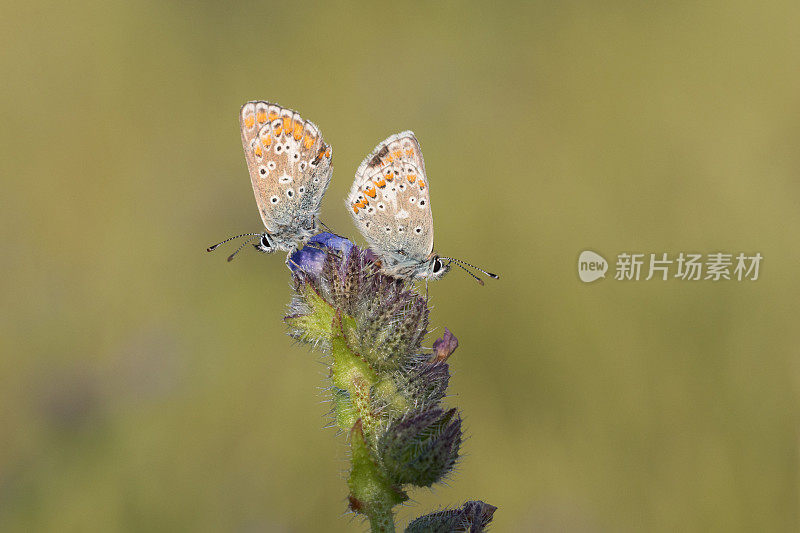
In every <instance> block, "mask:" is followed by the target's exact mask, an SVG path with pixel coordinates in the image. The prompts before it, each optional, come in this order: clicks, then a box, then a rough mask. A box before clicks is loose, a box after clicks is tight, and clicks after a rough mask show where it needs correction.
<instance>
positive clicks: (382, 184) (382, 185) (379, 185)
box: [374, 180, 386, 189]
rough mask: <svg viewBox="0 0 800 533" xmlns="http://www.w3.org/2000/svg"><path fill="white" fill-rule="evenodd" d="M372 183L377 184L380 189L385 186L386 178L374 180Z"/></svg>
mask: <svg viewBox="0 0 800 533" xmlns="http://www.w3.org/2000/svg"><path fill="white" fill-rule="evenodd" d="M374 183H375V185H377V186H378V187H379V188H381V189H383V188H384V187H386V180H381V181H376V182H374Z"/></svg>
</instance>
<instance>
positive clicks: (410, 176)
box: [406, 174, 417, 183]
mask: <svg viewBox="0 0 800 533" xmlns="http://www.w3.org/2000/svg"><path fill="white" fill-rule="evenodd" d="M406 179H407V180H408V182H409V183H414V180H416V179H417V175H416V174H409V175H408V176H406Z"/></svg>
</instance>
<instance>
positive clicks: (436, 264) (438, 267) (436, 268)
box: [433, 259, 442, 274]
mask: <svg viewBox="0 0 800 533" xmlns="http://www.w3.org/2000/svg"><path fill="white" fill-rule="evenodd" d="M441 269H442V262H441V261H439V259H434V261H433V273H434V274H436V273H437V272H439V271H440V270H441Z"/></svg>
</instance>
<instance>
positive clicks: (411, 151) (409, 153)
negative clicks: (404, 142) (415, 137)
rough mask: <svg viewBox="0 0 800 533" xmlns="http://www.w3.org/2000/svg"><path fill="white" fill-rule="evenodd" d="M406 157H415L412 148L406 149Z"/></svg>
mask: <svg viewBox="0 0 800 533" xmlns="http://www.w3.org/2000/svg"><path fill="white" fill-rule="evenodd" d="M406 155H408V156H409V157H413V156H414V150H412V149H411V148H406Z"/></svg>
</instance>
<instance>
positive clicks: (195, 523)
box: [0, 1, 800, 533]
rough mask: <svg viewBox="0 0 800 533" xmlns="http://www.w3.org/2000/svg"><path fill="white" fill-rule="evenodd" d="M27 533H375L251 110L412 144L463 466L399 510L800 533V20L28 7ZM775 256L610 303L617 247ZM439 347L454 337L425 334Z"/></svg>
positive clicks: (774, 9)
mask: <svg viewBox="0 0 800 533" xmlns="http://www.w3.org/2000/svg"><path fill="white" fill-rule="evenodd" d="M2 12H3V16H2V18H0V69H2V72H1V74H2V78H3V82H2V84H1V85H0V97H1V100H0V120H2V127H1V128H0V153H2V157H0V172H2V183H3V193H2V196H1V197H2V215H0V216H2V224H0V232H2V233H1V234H2V243H3V251H2V280H3V281H2V283H3V285H2V291H1V292H2V299H3V305H2V311H0V312H1V313H2V323H1V324H0V328H1V329H0V347H2V357H1V358H0V530H3V531H59V532H84V531H104V532H115V531H125V532H127V531H148V532H150V531H200V532H203V531H236V532H239V531H242V532H250V531H269V532H273V531H275V532H298V533H299V532H311V531H331V532H338V531H342V532H344V531H362V530H364V529H365V528H366V526H364V525H363V524H362V523H361V522H360V521H359V520H358V519H354V518H353V517H352V516H351V515H348V514H346V512H345V510H346V487H345V482H344V474H345V472H344V469H345V468H346V456H345V454H346V447H345V445H344V444H343V439H342V437H337V436H336V435H335V434H334V432H333V430H330V429H327V430H326V429H323V425H324V424H325V423H326V419H325V417H324V414H325V413H326V412H327V410H328V406H326V405H325V404H324V403H322V399H323V397H324V395H323V394H322V392H321V387H322V386H323V385H324V377H325V369H324V366H323V365H322V364H320V358H319V355H318V354H313V353H311V352H309V350H307V348H306V347H305V346H299V345H296V344H294V343H293V342H292V341H291V340H290V339H289V338H287V337H286V336H285V332H284V327H283V324H282V321H281V319H282V316H283V312H284V310H285V306H286V303H287V302H288V300H289V275H288V273H287V271H286V269H285V266H284V265H283V260H282V258H280V257H267V256H261V255H259V254H256V253H255V252H252V251H251V252H249V253H243V254H241V255H240V257H239V258H237V260H236V261H235V262H233V263H231V264H227V263H226V262H225V255H226V252H225V251H222V252H218V253H217V254H213V255H212V254H206V252H205V247H206V246H207V245H209V244H211V243H213V242H215V241H217V240H221V239H223V238H225V237H227V236H229V235H232V234H235V233H238V232H244V231H259V229H260V227H261V225H260V219H259V216H258V214H257V211H256V208H255V203H254V201H253V197H252V192H251V188H250V184H249V179H248V175H247V171H246V168H245V161H244V157H243V154H242V148H241V143H240V138H239V131H238V121H237V113H238V109H239V106H240V105H241V104H242V103H243V102H245V101H247V100H250V99H269V100H273V101H276V102H279V103H280V104H283V105H285V106H288V107H292V108H295V109H297V110H299V111H300V112H301V113H302V114H303V116H304V117H307V118H309V119H311V120H313V121H314V122H316V123H317V124H318V125H319V126H320V127H321V129H322V131H323V132H324V135H325V138H326V140H327V141H328V142H330V143H331V144H332V145H333V148H334V166H335V173H334V178H333V182H332V185H331V187H330V189H329V191H328V193H327V198H326V201H325V203H324V205H323V210H322V218H323V220H324V221H325V222H326V223H327V224H328V225H330V226H331V227H332V228H334V229H335V230H337V231H338V232H340V233H343V234H346V235H350V236H351V237H354V238H356V240H357V241H358V242H363V240H361V238H360V237H359V236H356V235H354V233H355V229H354V226H353V225H352V223H351V221H350V219H349V217H348V215H347V214H346V211H345V207H344V204H343V199H344V196H345V194H346V191H347V190H349V187H350V183H351V180H352V177H353V173H354V170H355V168H356V166H357V165H358V163H359V162H360V161H361V159H362V158H363V157H364V156H365V155H366V154H367V153H368V152H369V151H370V150H371V149H372V147H373V146H374V145H375V144H376V143H377V142H378V141H380V140H381V139H383V138H384V137H386V136H387V135H389V134H391V133H394V132H397V131H400V130H403V129H407V128H411V129H414V130H415V132H416V133H417V135H418V137H419V139H420V141H421V143H422V146H423V149H424V154H425V159H426V165H427V168H428V173H429V177H430V181H431V184H432V191H433V193H432V199H433V202H432V204H433V210H434V213H435V217H434V218H435V222H436V246H437V249H438V250H439V251H440V252H442V253H444V254H448V255H453V256H455V257H459V258H463V259H465V260H468V261H471V262H474V263H476V264H478V265H482V266H485V267H486V268H488V269H490V270H496V271H498V272H500V273H501V274H502V279H501V280H500V281H498V282H488V283H487V284H486V286H485V287H480V286H478V285H477V284H476V283H474V282H473V281H472V280H471V279H469V278H468V277H467V276H466V275H464V274H463V273H460V272H453V273H451V274H450V275H449V276H448V277H447V278H446V279H444V280H443V281H440V282H437V283H435V284H432V285H431V287H430V290H431V293H432V297H433V302H434V304H435V310H434V312H433V314H432V323H433V325H434V326H435V327H436V328H438V329H437V331H435V332H434V334H435V333H440V332H441V331H442V328H443V327H444V326H447V327H449V328H450V329H451V330H452V331H453V332H454V333H455V334H456V335H457V336H458V337H459V339H460V341H461V348H459V350H458V351H457V352H456V354H455V355H454V356H453V357H454V358H453V360H452V366H453V369H454V371H455V375H454V377H453V379H452V385H451V390H452V393H453V396H452V397H451V398H450V400H449V401H450V404H451V405H456V406H458V407H459V408H460V409H461V410H462V412H463V414H464V417H465V426H466V430H467V432H468V436H469V438H468V439H467V440H466V441H465V443H464V446H463V451H464V452H465V454H466V457H465V459H464V461H463V462H462V463H461V465H460V467H459V468H458V471H457V472H456V473H455V474H454V475H453V476H452V478H451V479H450V481H449V482H448V483H447V484H446V485H443V486H439V487H438V488H436V489H435V490H418V491H416V492H414V493H413V498H414V501H413V502H412V503H411V504H410V505H408V506H406V507H405V508H403V509H402V510H401V511H400V523H402V524H405V523H406V522H407V521H408V520H409V519H410V518H412V517H414V516H418V515H420V514H423V513H425V512H429V511H431V510H434V509H436V508H439V507H441V506H445V505H457V504H460V503H461V502H463V501H464V500H466V499H483V500H485V501H488V502H490V503H492V504H494V505H497V506H498V507H499V508H500V509H499V511H498V512H497V513H496V515H495V525H494V531H498V532H505V531H570V532H572V531H579V532H594V531H598V532H604V531H726V532H730V531H797V530H798V527H800V526H799V523H798V509H799V508H800V496H799V491H798V486H799V484H800V481H799V480H800V471H799V468H798V422H799V421H800V409H799V408H798V406H799V404H798V400H799V399H800V361H799V360H798V355H800V354H798V344H799V341H800V334H798V329H800V328H798V327H797V318H798V301H800V281H798V273H799V272H798V265H799V264H800V252H798V229H800V209H798V206H800V150H798V146H799V145H800V118H799V117H800V33H798V31H797V20H799V17H800V4H798V3H797V2H789V1H786V2H769V3H752V2H739V1H714V2H700V3H694V2H663V3H660V4H658V5H651V3H637V2H612V3H607V2H605V3H591V2H564V3H551V2H531V3H525V4H517V3H507V4H500V3H493V2H471V3H467V2H450V1H447V2H437V3H430V4H424V3H395V4H384V3H381V4H368V3H363V4H356V3H347V4H338V3H319V4H306V3H295V2H282V3H275V4H270V3H267V2H240V3H214V2H195V3H185V2H153V1H150V2H148V1H144V2H120V1H111V2H108V1H103V2H100V1H97V2H86V1H79V2H65V3H64V2H62V3H57V2H39V1H34V2H5V3H4V5H3V9H2ZM587 248H588V249H592V250H596V251H598V252H600V253H602V254H604V255H605V256H606V257H607V258H609V259H610V260H611V261H613V259H614V257H615V256H616V254H617V253H620V252H625V251H638V252H645V253H651V252H652V253H661V252H670V253H677V252H680V251H695V252H701V253H711V252H716V251H727V252H731V253H738V252H740V251H741V252H748V253H753V252H760V253H761V254H762V255H763V256H764V262H763V264H762V268H761V276H760V279H759V280H758V281H756V282H741V283H739V282H735V281H730V282H720V283H713V282H711V281H701V282H695V283H690V282H683V281H679V280H670V281H656V280H653V281H650V282H644V281H640V282H638V283H635V282H629V283H624V282H619V281H615V280H613V279H611V278H610V277H609V279H606V280H602V281H598V282H596V283H593V284H583V283H581V282H580V281H579V279H578V277H577V271H576V259H577V256H578V254H579V253H580V252H581V251H582V250H584V249H587ZM434 338H435V337H434V336H433V335H432V336H431V337H430V338H429V339H428V341H427V342H428V344H430V342H432V341H433V339H434Z"/></svg>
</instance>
